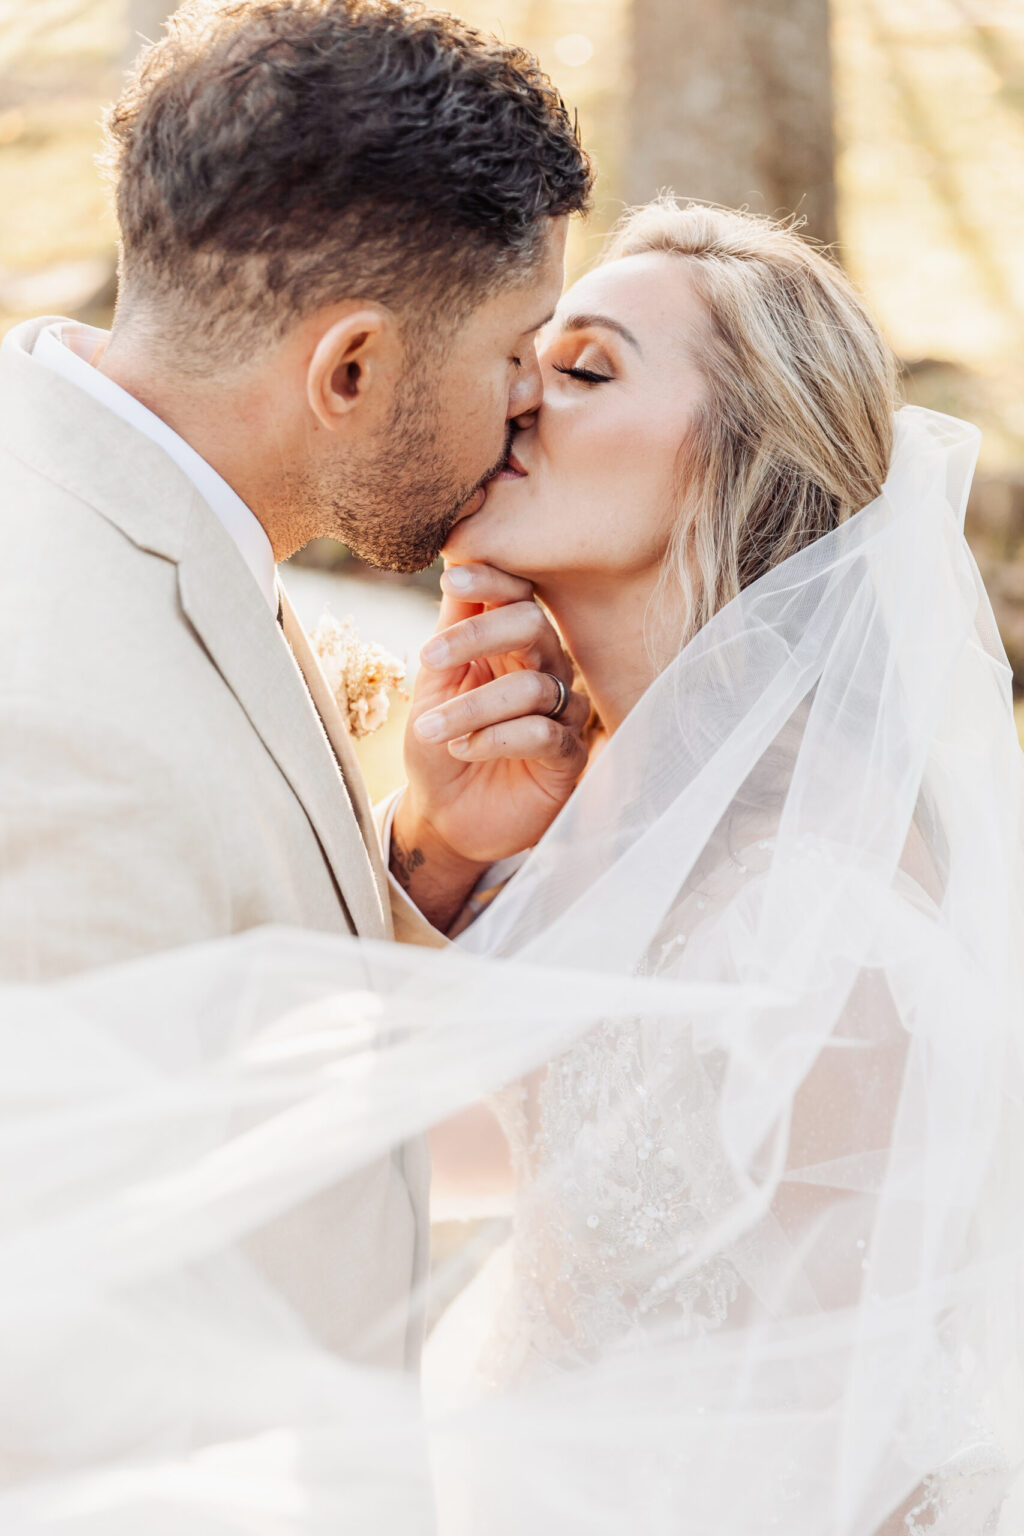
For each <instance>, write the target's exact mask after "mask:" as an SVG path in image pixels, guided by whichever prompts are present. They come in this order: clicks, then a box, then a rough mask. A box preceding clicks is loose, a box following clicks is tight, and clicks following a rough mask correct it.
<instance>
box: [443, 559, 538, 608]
mask: <svg viewBox="0 0 1024 1536" xmlns="http://www.w3.org/2000/svg"><path fill="white" fill-rule="evenodd" d="M441 590H442V592H445V593H447V594H448V595H449V596H451V597H453V598H455V599H457V600H458V601H459V602H462V603H488V604H490V605H492V606H494V607H498V606H500V605H501V604H504V603H528V602H529V601H530V600H531V598H532V597H533V587H532V585H531V583H530V582H528V581H526V580H524V578H523V577H522V576H510V575H509V573H508V572H507V571H499V570H498V568H497V567H496V566H493V565H450V566H448V567H446V569H445V571H444V573H443V575H442V577H441Z"/></svg>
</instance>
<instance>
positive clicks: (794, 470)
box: [603, 197, 898, 640]
mask: <svg viewBox="0 0 1024 1536" xmlns="http://www.w3.org/2000/svg"><path fill="white" fill-rule="evenodd" d="M648 252H663V253H665V254H667V255H672V256H679V257H683V258H685V259H686V271H687V275H688V277H689V279H690V282H691V284H692V286H693V289H694V290H695V292H696V294H697V295H698V297H699V298H700V300H701V301H702V303H703V307H704V309H705V311H706V315H707V326H706V331H705V333H704V334H702V335H701V336H700V337H699V339H698V341H697V344H696V346H695V348H694V361H695V362H696V363H697V366H698V368H699V370H700V372H701V374H702V375H703V379H704V384H705V389H704V393H703V398H702V400H701V403H700V404H699V406H698V407H697V409H696V412H695V415H694V419H693V421H692V422H691V423H690V425H689V427H688V429H687V431H686V434H685V440H684V442H683V444H682V445H681V449H680V461H679V462H680V516H679V518H678V520H677V523H676V527H675V532H674V534H673V540H672V546H671V549H670V558H669V560H668V561H667V562H666V572H667V578H670V577H671V576H672V575H675V577H676V578H677V579H678V580H679V582H680V583H681V585H682V589H683V595H684V598H685V601H686V612H687V624H686V632H685V634H684V635H683V637H682V638H683V640H686V639H688V638H690V636H692V635H693V634H695V633H696V632H697V630H698V629H700V628H701V627H702V626H703V625H704V624H706V623H707V621H708V620H709V619H710V618H711V617H712V616H713V615H714V614H715V613H717V612H718V610H719V609H720V608H722V607H724V606H725V604H726V603H728V602H730V601H731V599H732V598H734V597H736V596H737V595H738V594H739V593H740V592H741V591H742V590H743V589H744V588H745V587H747V586H749V585H750V584H751V582H753V581H756V580H757V578H758V577H759V576H762V575H763V574H764V573H765V572H766V571H768V570H770V569H771V568H772V567H773V566H775V565H778V564H780V562H781V561H783V560H785V559H787V557H788V556H790V555H792V554H795V553H796V551H797V550H799V549H802V548H803V547H805V546H806V545H808V544H810V543H812V542H813V541H814V540H815V539H818V538H821V536H822V535H823V534H825V533H828V532H829V531H830V530H831V529H833V528H835V527H837V526H838V525H839V524H840V523H842V522H844V521H845V520H846V519H847V518H849V517H851V516H852V515H853V513H855V512H857V511H858V510H859V509H860V508H861V507H864V506H866V505H867V503H868V502H870V501H873V500H874V498H875V497H876V496H877V495H878V493H879V491H880V490H881V487H882V482H883V481H884V480H885V477H886V474H887V473H888V466H889V459H890V455H891V453H892V443H893V430H894V424H893V414H894V412H895V409H896V406H897V403H898V401H897V379H898V369H897V364H896V360H895V358H894V356H893V354H892V352H891V351H890V349H889V347H888V346H887V344H886V342H885V341H884V339H883V337H882V336H881V334H880V332H879V330H878V328H877V326H876V325H875V324H874V322H873V321H872V320H871V318H870V316H869V315H868V313H867V311H866V309H865V308H864V305H863V304H862V303H861V300H860V298H859V297H858V295H857V293H856V292H855V290H854V288H853V285H852V284H851V283H850V281H849V279H848V278H847V277H846V276H845V274H844V273H843V272H842V271H841V270H840V268H839V267H838V266H836V265H835V263H834V262H832V261H831V260H829V258H828V257H827V256H826V255H824V254H823V252H822V251H820V250H819V249H817V248H816V247H815V246H813V245H812V244H810V243H809V242H808V241H807V240H805V239H803V238H802V237H801V236H800V235H798V234H797V233H796V231H795V229H794V228H793V226H792V224H789V225H787V224H780V223H776V222H774V221H772V220H770V219H765V218H760V217H756V216H755V215H753V214H748V213H743V212H737V211H734V210H731V209H726V208H716V207H710V206H707V205H705V204H693V203H691V204H688V205H687V206H685V207H684V206H681V205H680V204H678V203H677V202H676V201H675V200H674V199H672V198H668V197H663V198H659V199H658V200H657V201H655V202H653V203H650V204H648V205H647V206H646V207H643V208H638V209H635V210H634V211H632V212H631V213H628V214H627V215H626V216H625V218H624V219H623V220H622V222H621V223H620V224H619V225H618V227H617V228H616V230H615V231H614V232H613V234H612V237H611V240H610V242H609V245H608V248H607V250H606V252H605V255H604V258H603V260H604V261H614V260H617V259H618V258H620V257H624V256H635V255H640V254H644V253H648Z"/></svg>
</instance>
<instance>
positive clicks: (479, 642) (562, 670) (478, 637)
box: [420, 602, 571, 683]
mask: <svg viewBox="0 0 1024 1536" xmlns="http://www.w3.org/2000/svg"><path fill="white" fill-rule="evenodd" d="M496 656H516V657H517V658H518V659H520V660H521V661H522V662H523V665H524V666H527V667H529V668H531V669H533V670H535V671H538V672H553V673H554V674H555V676H556V677H560V678H561V679H562V681H563V682H565V683H567V682H569V681H570V678H571V673H570V664H569V660H568V658H567V657H566V655H565V652H564V651H563V649H562V645H561V642H560V640H559V638H558V635H557V634H556V633H555V630H554V626H553V625H552V623H551V620H550V619H549V618H548V616H547V614H546V613H544V611H543V609H541V608H538V606H537V604H536V603H534V602H522V603H510V604H508V605H507V606H506V607H503V608H489V609H487V611H486V612H484V613H477V614H474V615H473V616H472V617H471V618H465V619H462V620H461V621H460V622H459V623H457V624H454V625H453V626H452V627H451V628H450V629H447V630H445V632H444V633H443V634H437V635H434V636H433V637H432V639H430V640H428V641H427V643H426V645H425V646H424V647H423V649H422V651H421V652H420V659H421V661H422V662H423V663H424V665H425V666H427V667H431V668H433V669H434V670H435V671H440V670H446V669H449V668H453V667H463V666H468V665H469V663H470V662H473V661H483V660H485V659H491V658H493V657H496Z"/></svg>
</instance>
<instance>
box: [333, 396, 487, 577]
mask: <svg viewBox="0 0 1024 1536" xmlns="http://www.w3.org/2000/svg"><path fill="white" fill-rule="evenodd" d="M430 393H431V396H433V394H434V390H433V389H432V388H431V390H430ZM426 394H427V390H425V389H424V387H423V385H422V383H420V384H419V385H418V387H417V386H416V385H415V384H414V381H413V380H411V379H407V380H406V381H405V382H404V385H403V387H402V388H401V389H400V390H399V391H398V395H397V398H396V401H395V409H394V411H393V413H392V417H391V421H390V423H389V425H388V427H387V429H386V430H385V432H384V433H382V434H381V437H380V438H379V440H378V441H377V442H376V443H375V444H374V446H373V449H372V450H371V452H370V453H369V454H368V455H367V457H366V459H365V460H363V461H362V462H360V463H352V462H351V461H349V462H348V463H347V464H346V466H345V477H344V479H345V483H344V486H343V487H339V486H338V484H337V481H336V480H333V481H332V483H331V485H330V487H322V488H321V494H320V496H319V497H318V498H317V499H318V501H319V502H320V504H321V505H322V506H323V508H324V512H325V521H326V523H327V524H328V526H326V527H325V529H324V532H325V533H326V534H327V536H328V537H330V538H334V539H339V540H340V541H341V542H342V543H343V544H345V545H347V547H348V548H349V549H351V550H352V552H353V554H355V555H358V556H359V558H360V559H361V560H365V561H366V562H367V563H368V564H369V565H374V566H377V567H378V568H379V569H381V570H386V571H400V572H405V573H409V574H411V573H413V572H415V571H422V570H425V569H426V568H427V567H428V566H430V565H433V563H434V561H435V560H436V559H437V557H438V555H439V554H440V553H441V550H442V549H443V548H444V546H445V544H446V543H447V541H448V536H449V534H450V533H451V531H452V529H453V528H454V526H455V524H456V523H457V522H458V520H459V517H460V515H461V514H462V512H463V511H464V510H465V508H466V506H467V505H468V504H469V502H471V501H472V499H473V497H474V496H475V495H476V494H477V492H478V491H479V489H480V487H481V486H482V485H483V484H484V482H485V481H487V480H489V479H490V478H491V476H492V475H493V474H495V473H496V472H497V471H498V470H499V469H500V468H501V467H502V465H503V464H504V462H505V460H506V459H507V457H508V452H509V448H510V447H511V443H512V424H511V423H509V424H508V427H507V430H506V435H505V444H504V447H503V450H502V455H501V458H500V459H498V460H497V461H496V462H495V463H494V464H492V465H491V466H489V467H488V469H487V471H486V473H485V474H483V475H481V476H480V477H479V478H478V479H477V480H475V481H474V482H473V483H472V485H469V486H467V485H466V484H465V482H464V481H460V478H459V475H458V472H457V471H456V469H455V468H454V466H453V465H452V464H451V462H450V456H449V454H448V452H447V444H446V443H443V442H442V441H441V434H440V432H439V431H438V427H437V418H436V412H435V411H434V410H433V409H428V408H427V406H426V405H425V403H424V400H425V396H426Z"/></svg>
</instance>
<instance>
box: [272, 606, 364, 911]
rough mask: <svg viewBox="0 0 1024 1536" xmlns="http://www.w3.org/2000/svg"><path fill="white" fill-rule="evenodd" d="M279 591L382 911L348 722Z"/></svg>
mask: <svg viewBox="0 0 1024 1536" xmlns="http://www.w3.org/2000/svg"><path fill="white" fill-rule="evenodd" d="M280 592H281V626H282V628H283V630H284V634H285V639H286V640H287V641H288V644H289V646H290V647H291V651H292V655H293V656H294V657H295V660H296V661H297V662H298V665H299V670H300V671H301V673H302V676H303V677H304V678H305V681H306V687H307V688H308V689H309V693H310V697H311V698H312V700H313V703H314V704H315V705H316V710H317V714H318V715H319V716H320V722H321V724H322V725H323V728H324V731H325V733H326V735H327V739H328V741H329V742H330V744H331V747H332V749H333V751H334V755H335V757H336V758H337V759H338V763H339V766H340V768H341V772H342V777H343V778H344V780H345V787H346V788H347V790H348V795H349V800H350V801H351V803H352V810H353V812H354V814H355V818H356V821H357V822H358V824H359V830H360V832H361V833H362V837H363V842H364V844H365V846H366V849H367V852H368V853H369V857H370V865H371V867H372V869H373V876H374V880H375V882H376V884H377V888H378V890H379V892H380V896H381V903H382V906H383V908H384V910H385V911H388V910H389V903H388V895H387V871H386V870H385V868H384V859H383V856H382V854H381V851H380V842H379V840H378V838H377V827H376V823H375V821H374V818H373V806H372V805H371V804H370V797H369V795H368V794H367V791H366V783H365V781H364V779H363V774H362V769H361V768H360V766H359V762H358V759H357V758H356V754H355V750H354V748H353V746H352V738H351V736H350V734H349V729H348V725H347V724H346V722H345V720H344V718H343V717H342V713H341V710H340V709H339V708H338V705H337V703H336V702H335V699H334V695H333V694H332V693H331V690H330V688H329V687H328V685H327V679H326V678H325V677H324V674H323V670H322V669H321V666H320V663H319V662H318V661H317V659H316V657H315V656H314V654H313V648H312V646H311V645H310V643H309V640H308V638H307V636H306V632H305V630H304V629H303V627H302V625H301V624H300V623H299V620H298V616H297V615H296V612H295V609H294V608H293V607H292V605H291V603H290V602H289V600H288V594H287V593H286V592H285V591H284V589H283V588H280Z"/></svg>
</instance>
